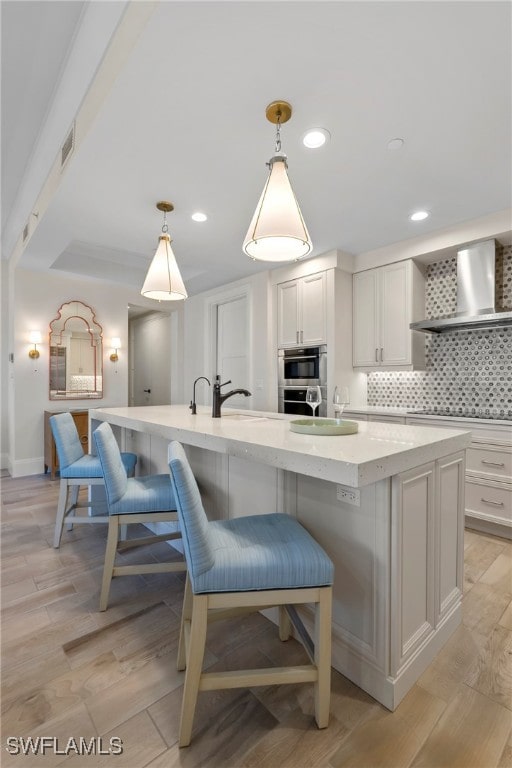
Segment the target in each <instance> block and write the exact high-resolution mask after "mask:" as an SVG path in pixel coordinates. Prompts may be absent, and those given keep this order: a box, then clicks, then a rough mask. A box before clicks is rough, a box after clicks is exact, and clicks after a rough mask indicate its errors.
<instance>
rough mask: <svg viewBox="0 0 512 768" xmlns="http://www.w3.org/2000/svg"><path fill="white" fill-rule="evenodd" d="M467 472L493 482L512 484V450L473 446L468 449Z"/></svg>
mask: <svg viewBox="0 0 512 768" xmlns="http://www.w3.org/2000/svg"><path fill="white" fill-rule="evenodd" d="M466 471H467V472H471V473H472V474H475V475H479V476H480V477H486V478H489V479H492V480H501V481H503V482H508V483H511V482H512V450H507V449H506V448H500V447H496V448H495V447H494V446H489V447H485V448H484V447H483V446H475V444H474V443H473V445H472V446H471V447H470V448H468V449H467V453H466Z"/></svg>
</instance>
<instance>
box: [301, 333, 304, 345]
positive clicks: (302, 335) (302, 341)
mask: <svg viewBox="0 0 512 768" xmlns="http://www.w3.org/2000/svg"><path fill="white" fill-rule="evenodd" d="M300 343H301V344H304V331H301V332H300Z"/></svg>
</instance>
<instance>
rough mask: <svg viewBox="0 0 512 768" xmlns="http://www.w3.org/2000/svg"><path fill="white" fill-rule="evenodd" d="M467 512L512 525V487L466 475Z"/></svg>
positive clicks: (481, 517) (484, 518) (474, 515)
mask: <svg viewBox="0 0 512 768" xmlns="http://www.w3.org/2000/svg"><path fill="white" fill-rule="evenodd" d="M466 514H468V515H471V516H472V517H478V518H480V519H482V520H489V521H493V522H496V523H501V524H502V525H512V488H507V486H505V485H501V484H499V483H493V482H492V481H485V480H481V481H478V480H476V479H473V478H470V477H466Z"/></svg>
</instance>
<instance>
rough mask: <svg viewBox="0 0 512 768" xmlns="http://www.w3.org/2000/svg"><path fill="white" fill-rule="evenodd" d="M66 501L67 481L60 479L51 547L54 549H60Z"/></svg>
mask: <svg viewBox="0 0 512 768" xmlns="http://www.w3.org/2000/svg"><path fill="white" fill-rule="evenodd" d="M67 501H68V481H67V480H65V479H64V478H62V480H61V481H60V487H59V503H58V505H57V518H56V520H55V533H54V534H53V546H54V547H55V549H58V548H59V547H60V540H61V538H62V529H63V527H64V517H65V515H66V504H67Z"/></svg>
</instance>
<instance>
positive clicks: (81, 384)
mask: <svg viewBox="0 0 512 768" xmlns="http://www.w3.org/2000/svg"><path fill="white" fill-rule="evenodd" d="M102 330H103V329H102V327H101V325H100V324H99V323H98V321H97V320H96V315H95V313H94V310H93V309H92V308H91V307H90V306H89V305H88V304H85V303H84V302H83V301H79V300H78V299H75V300H73V301H68V302H65V303H64V304H62V306H61V307H60V308H59V310H58V311H57V317H55V318H54V319H53V320H52V321H51V323H50V336H49V347H50V370H49V374H50V376H49V398H50V400H61V401H62V400H91V399H98V398H101V397H103V341H102Z"/></svg>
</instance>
